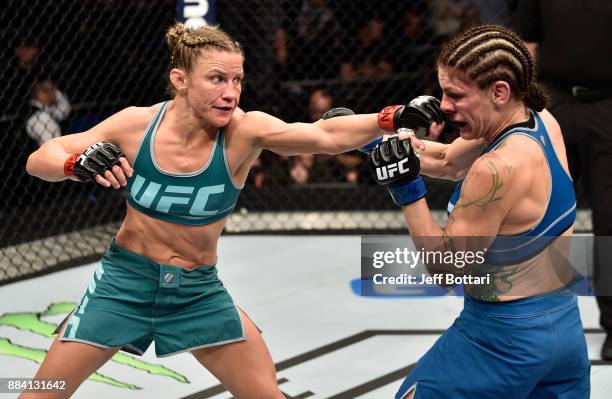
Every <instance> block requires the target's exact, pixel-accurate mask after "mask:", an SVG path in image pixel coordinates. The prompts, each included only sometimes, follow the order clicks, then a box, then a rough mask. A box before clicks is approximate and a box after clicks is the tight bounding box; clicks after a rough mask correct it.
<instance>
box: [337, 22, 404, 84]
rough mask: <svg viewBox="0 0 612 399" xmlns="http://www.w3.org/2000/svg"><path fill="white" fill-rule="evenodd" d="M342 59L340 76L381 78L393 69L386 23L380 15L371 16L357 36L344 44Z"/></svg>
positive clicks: (342, 77) (347, 77)
mask: <svg viewBox="0 0 612 399" xmlns="http://www.w3.org/2000/svg"><path fill="white" fill-rule="evenodd" d="M343 48H344V54H343V55H342V59H341V60H340V78H341V79H342V80H347V81H348V80H354V79H358V78H367V79H373V78H381V77H384V76H388V75H389V74H391V71H392V69H393V67H392V62H391V55H390V54H389V45H388V44H386V43H385V24H384V22H383V21H382V19H380V18H379V17H378V16H374V17H371V18H370V19H368V20H367V21H365V23H364V24H363V25H362V26H361V28H360V29H359V31H358V32H357V35H356V37H353V38H352V39H351V40H349V43H347V46H343Z"/></svg>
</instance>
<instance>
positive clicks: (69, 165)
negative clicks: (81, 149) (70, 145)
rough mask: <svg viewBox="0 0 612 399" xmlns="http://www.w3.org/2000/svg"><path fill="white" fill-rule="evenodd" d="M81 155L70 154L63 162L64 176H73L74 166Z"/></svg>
mask: <svg viewBox="0 0 612 399" xmlns="http://www.w3.org/2000/svg"><path fill="white" fill-rule="evenodd" d="M80 156H81V154H72V155H70V156H69V157H68V159H66V162H64V174H65V175H66V176H74V164H75V163H76V161H77V160H78V159H79V157H80Z"/></svg>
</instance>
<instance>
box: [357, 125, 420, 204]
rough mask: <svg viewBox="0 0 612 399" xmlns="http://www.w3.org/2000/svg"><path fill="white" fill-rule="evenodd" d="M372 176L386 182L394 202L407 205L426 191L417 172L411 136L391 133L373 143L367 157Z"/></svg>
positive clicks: (417, 165) (378, 180) (418, 169)
mask: <svg viewBox="0 0 612 399" xmlns="http://www.w3.org/2000/svg"><path fill="white" fill-rule="evenodd" d="M369 167H370V171H371V172H372V174H373V176H374V179H375V180H376V182H377V183H378V184H380V185H384V186H387V188H388V190H389V193H391V197H392V198H393V201H394V202H395V204H396V205H400V206H401V205H407V204H410V203H412V202H415V201H417V200H419V199H421V198H423V197H424V196H425V195H426V194H427V188H426V187H425V182H424V181H423V178H422V177H421V175H419V172H420V170H421V163H420V161H419V156H418V155H417V154H416V153H415V152H414V151H413V149H412V146H411V144H410V139H405V140H399V139H398V138H397V137H395V136H394V137H391V138H389V140H387V141H384V142H382V144H380V145H379V146H378V147H376V148H375V149H374V150H373V151H372V152H371V153H370V157H369Z"/></svg>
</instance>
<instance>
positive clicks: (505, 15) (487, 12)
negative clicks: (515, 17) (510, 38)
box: [470, 0, 515, 25]
mask: <svg viewBox="0 0 612 399" xmlns="http://www.w3.org/2000/svg"><path fill="white" fill-rule="evenodd" d="M470 1H471V3H472V4H473V5H474V6H475V7H476V9H477V10H478V15H479V16H480V23H481V24H493V25H508V24H510V20H511V19H512V12H511V8H512V7H513V3H514V2H515V0H470Z"/></svg>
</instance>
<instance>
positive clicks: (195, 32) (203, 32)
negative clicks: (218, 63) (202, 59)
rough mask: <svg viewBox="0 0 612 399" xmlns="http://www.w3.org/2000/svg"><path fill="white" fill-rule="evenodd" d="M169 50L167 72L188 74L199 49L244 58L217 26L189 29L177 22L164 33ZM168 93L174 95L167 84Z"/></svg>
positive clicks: (238, 45) (236, 43)
mask: <svg viewBox="0 0 612 399" xmlns="http://www.w3.org/2000/svg"><path fill="white" fill-rule="evenodd" d="M166 39H167V41H168V47H169V50H170V64H169V70H171V69H173V68H179V69H182V70H184V71H186V72H190V71H191V69H192V68H193V66H194V65H195V63H196V60H197V58H198V55H199V54H200V49H208V48H211V49H216V50H219V51H224V52H228V53H233V54H240V55H241V56H243V57H244V53H243V52H242V47H241V46H240V44H239V43H238V42H237V41H235V40H233V39H232V38H231V37H230V36H229V35H228V34H227V33H226V32H224V31H223V30H222V29H221V28H220V27H219V26H208V25H207V26H202V27H200V28H197V29H190V28H188V27H187V26H185V25H184V24H182V23H180V22H178V23H176V24H175V25H174V26H172V27H170V29H168V32H167V33H166ZM168 89H169V91H170V93H172V94H175V90H174V87H173V86H172V84H170V83H168Z"/></svg>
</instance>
